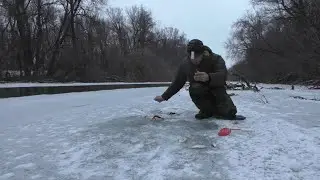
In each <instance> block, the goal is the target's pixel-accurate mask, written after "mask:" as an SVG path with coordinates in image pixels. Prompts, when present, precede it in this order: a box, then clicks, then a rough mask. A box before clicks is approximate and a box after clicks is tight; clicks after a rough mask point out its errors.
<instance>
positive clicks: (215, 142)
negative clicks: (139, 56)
mask: <svg viewBox="0 0 320 180" xmlns="http://www.w3.org/2000/svg"><path fill="white" fill-rule="evenodd" d="M287 89H290V87H289V86H288V88H287ZM164 90H165V88H163V87H162V88H139V89H130V90H125V89H121V90H112V91H98V92H82V93H67V94H57V95H38V96H28V97H19V98H8V99H0V144H1V146H0V162H1V163H0V179H9V180H10V179H90V180H91V179H92V180H93V179H94V180H100V179H117V180H118V179H119V180H125V179H148V180H149V179H152V180H154V179H155V180H157V179H170V180H171V179H215V180H219V179H227V180H228V179H230V180H231V179H235V180H238V179H239V180H244V179H246V180H249V179H263V180H268V179H285V180H286V179H288V180H289V179H304V180H318V179H320V111H319V109H320V102H319V101H318V102H317V101H311V100H300V99H294V98H292V97H290V96H292V95H295V96H302V97H311V98H320V93H319V92H320V91H316V90H305V89H297V90H294V91H291V90H271V89H262V92H261V93H254V92H251V91H232V92H233V93H236V94H237V96H232V98H233V100H234V101H235V104H236V105H237V107H238V111H239V114H242V115H245V116H247V119H246V120H245V121H239V123H237V124H235V123H234V122H231V121H223V120H211V121H197V120H195V119H194V114H195V113H196V112H197V109H196V107H195V106H194V105H193V104H192V102H191V101H190V98H189V96H188V92H187V91H185V90H184V89H183V90H181V91H180V92H179V93H178V94H177V95H176V96H174V97H173V98H172V99H170V101H168V102H163V103H156V102H154V101H153V97H154V96H155V95H158V94H161V93H162V92H163V91H164ZM262 95H264V96H265V97H266V98H267V100H268V101H269V104H265V103H264V101H263V98H262ZM154 115H159V116H161V117H163V118H164V119H163V120H158V121H152V117H153V116H154ZM223 127H229V128H240V129H245V130H246V131H241V130H237V131H232V133H231V135H230V136H226V137H219V136H218V135H217V133H218V130H219V129H220V128H223Z"/></svg>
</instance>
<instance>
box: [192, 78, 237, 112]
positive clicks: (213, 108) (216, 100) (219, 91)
mask: <svg viewBox="0 0 320 180" xmlns="http://www.w3.org/2000/svg"><path fill="white" fill-rule="evenodd" d="M189 94H190V97H191V99H192V101H193V103H194V104H195V105H196V106H197V107H198V108H199V109H200V111H201V112H205V113H210V114H213V115H214V116H222V117H232V116H234V115H235V114H236V113H237V108H236V106H235V105H234V103H233V101H232V99H231V98H230V96H229V95H228V94H227V92H226V89H225V88H223V87H222V88H215V89H210V88H209V87H207V86H205V85H202V84H199V83H194V84H191V85H190V87H189Z"/></svg>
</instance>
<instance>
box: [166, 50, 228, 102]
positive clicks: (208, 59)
mask: <svg viewBox="0 0 320 180" xmlns="http://www.w3.org/2000/svg"><path fill="white" fill-rule="evenodd" d="M197 70H198V71H200V72H206V73H208V75H209V81H208V82H206V83H203V84H205V85H207V86H208V87H209V88H210V89H214V88H223V87H224V86H225V83H226V80H227V68H226V65H225V61H224V59H223V58H222V57H221V56H220V55H218V54H215V53H212V51H211V50H210V48H208V47H206V50H205V52H204V55H203V59H202V61H201V62H200V64H199V65H194V64H193V63H192V62H191V61H190V57H188V58H186V60H184V61H183V62H182V63H181V64H180V66H179V68H178V70H177V72H176V75H175V78H174V80H173V82H172V83H171V85H170V86H169V87H168V89H167V90H166V91H165V92H164V93H163V94H162V98H163V99H165V100H168V99H170V98H171V97H172V96H173V95H175V94H176V93H177V92H179V90H180V89H181V88H182V87H183V86H184V85H185V83H186V82H187V81H189V83H190V84H193V83H195V80H194V78H193V76H194V74H195V72H196V71H197ZM196 83H199V82H196Z"/></svg>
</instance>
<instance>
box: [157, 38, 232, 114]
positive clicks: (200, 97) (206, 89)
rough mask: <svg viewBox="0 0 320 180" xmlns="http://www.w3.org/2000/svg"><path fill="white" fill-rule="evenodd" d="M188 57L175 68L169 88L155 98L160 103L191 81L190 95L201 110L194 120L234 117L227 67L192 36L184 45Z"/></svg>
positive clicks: (218, 57)
mask: <svg viewBox="0 0 320 180" xmlns="http://www.w3.org/2000/svg"><path fill="white" fill-rule="evenodd" d="M187 52H188V58H187V60H186V61H184V62H183V63H182V64H181V65H180V67H179V68H178V72H177V74H176V76H175V79H174V80H173V82H172V83H171V85H170V86H169V87H168V89H167V90H166V91H165V92H164V93H163V94H162V95H161V96H156V97H155V98H154V100H155V101H158V102H162V101H167V100H169V99H170V98H171V97H172V96H173V95H175V94H176V93H177V92H179V90H180V89H181V88H182V87H183V86H184V85H185V83H186V82H187V81H189V83H190V87H189V94H190V97H191V99H192V101H193V103H194V104H195V105H196V106H197V107H198V108H199V109H200V111H199V113H198V114H196V115H195V118H196V119H205V118H210V117H213V116H214V117H218V118H223V119H235V118H236V113H237V108H236V106H235V105H234V103H233V101H232V99H231V98H230V96H229V95H228V94H227V92H226V87H225V84H226V79H227V68H226V65H225V61H224V60H223V58H222V57H221V56H220V55H218V54H215V53H213V52H212V51H211V49H210V48H209V47H207V46H204V45H203V43H202V41H200V40H198V39H193V40H191V41H190V42H189V43H188V46H187Z"/></svg>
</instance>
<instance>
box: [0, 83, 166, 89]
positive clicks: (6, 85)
mask: <svg viewBox="0 0 320 180" xmlns="http://www.w3.org/2000/svg"><path fill="white" fill-rule="evenodd" d="M142 84H148V85H149V84H170V82H105V83H0V88H22V87H57V86H99V85H100V86H105V85H142Z"/></svg>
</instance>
